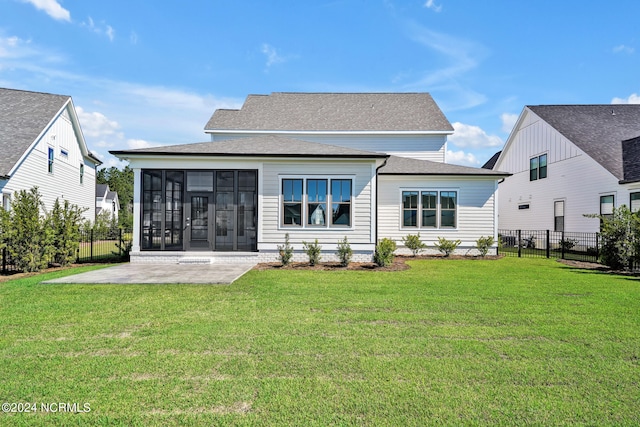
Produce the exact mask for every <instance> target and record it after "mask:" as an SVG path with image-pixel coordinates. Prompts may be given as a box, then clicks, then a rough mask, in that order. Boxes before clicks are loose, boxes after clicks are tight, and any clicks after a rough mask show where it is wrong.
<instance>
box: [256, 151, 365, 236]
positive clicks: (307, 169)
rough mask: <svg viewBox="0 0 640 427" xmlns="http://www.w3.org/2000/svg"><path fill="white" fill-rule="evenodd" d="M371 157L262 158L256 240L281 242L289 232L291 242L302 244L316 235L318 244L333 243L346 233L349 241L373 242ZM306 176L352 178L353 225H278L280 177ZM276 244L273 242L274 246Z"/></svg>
mask: <svg viewBox="0 0 640 427" xmlns="http://www.w3.org/2000/svg"><path fill="white" fill-rule="evenodd" d="M372 163H373V162H371V161H366V162H353V161H336V160H333V161H331V162H318V161H296V162H295V163H294V162H265V163H264V175H263V187H262V191H261V194H262V200H263V204H262V207H261V209H260V215H262V223H261V224H262V230H261V231H262V232H261V239H260V241H259V244H260V243H262V244H263V247H270V246H274V245H277V244H282V242H283V239H284V235H285V233H289V238H290V240H291V243H292V244H297V245H301V244H302V241H303V240H304V241H313V240H314V239H316V238H317V239H318V241H319V243H320V244H321V245H331V247H335V245H336V244H337V243H338V241H339V240H342V239H343V238H344V237H345V236H347V238H348V239H349V242H350V243H351V244H352V245H359V244H365V245H370V244H371V243H373V239H374V237H373V234H374V229H373V225H372V212H371V207H372V200H371V197H372V194H371V193H372V182H371V181H372V175H373V173H372V172H373V170H374V169H373V168H372ZM283 176H285V177H298V176H299V177H309V178H314V177H317V178H329V179H330V178H332V177H338V178H341V177H345V178H352V179H353V182H352V192H353V199H352V204H351V209H352V227H349V228H331V227H329V228H323V229H318V228H301V227H282V226H280V215H281V211H280V209H281V206H280V179H281V177H283ZM327 247H328V246H327ZM274 248H275V246H274Z"/></svg>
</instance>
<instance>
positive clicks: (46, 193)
mask: <svg viewBox="0 0 640 427" xmlns="http://www.w3.org/2000/svg"><path fill="white" fill-rule="evenodd" d="M67 108H69V107H67ZM49 147H51V148H53V150H54V161H53V173H49V172H48V155H49V153H48V150H49ZM62 150H65V151H66V152H67V156H63V155H62ZM81 163H82V164H84V177H83V182H82V184H81V183H80V164H81ZM34 186H37V187H38V191H39V193H40V194H41V196H42V201H43V202H44V205H45V208H46V209H47V211H50V210H51V209H52V208H53V204H54V203H55V200H56V198H59V199H60V202H63V201H64V200H68V201H69V203H72V204H75V205H77V206H79V207H80V208H82V209H86V210H85V211H84V213H83V217H84V218H85V219H87V220H90V221H94V220H95V205H96V196H95V193H96V190H95V186H96V165H95V164H94V163H93V162H90V161H85V159H84V157H83V155H82V152H81V150H80V143H79V141H78V139H77V137H76V133H75V131H74V128H73V125H72V124H71V120H70V119H69V114H68V112H67V110H66V109H65V110H63V112H62V113H61V114H60V115H58V117H57V118H56V119H55V120H54V121H53V123H52V124H51V126H50V127H49V128H48V129H47V130H46V131H45V132H44V133H43V134H42V135H41V137H40V139H39V140H38V141H37V142H36V143H35V144H34V145H33V146H32V147H31V148H30V150H29V152H28V153H26V155H25V156H24V158H23V160H22V161H21V162H20V163H18V164H17V167H16V168H15V170H14V171H13V172H12V174H11V177H10V178H9V180H8V181H7V182H6V183H5V185H4V187H3V188H2V192H3V193H6V194H12V198H13V197H14V196H13V194H15V193H17V192H18V191H21V190H27V191H28V190H30V189H31V188H33V187H34Z"/></svg>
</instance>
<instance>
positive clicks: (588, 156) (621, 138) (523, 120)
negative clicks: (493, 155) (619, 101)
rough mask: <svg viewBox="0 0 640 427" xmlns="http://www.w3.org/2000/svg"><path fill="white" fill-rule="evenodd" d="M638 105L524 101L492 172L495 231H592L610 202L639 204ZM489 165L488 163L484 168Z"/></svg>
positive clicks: (639, 145)
mask: <svg viewBox="0 0 640 427" xmlns="http://www.w3.org/2000/svg"><path fill="white" fill-rule="evenodd" d="M639 136H640V105H612V104H607V105H538V106H526V107H525V108H524V109H523V111H522V113H521V114H520V117H519V118H518V121H517V123H516V125H515V127H514V129H513V131H512V132H511V135H510V136H509V138H508V140H507V142H506V144H505V146H504V149H503V150H502V152H501V154H500V155H499V157H498V158H497V159H496V161H495V164H494V165H493V169H495V170H500V171H505V172H509V173H511V174H512V176H510V177H508V178H506V179H505V180H504V182H502V183H501V184H500V202H499V214H500V228H504V229H524V230H551V231H567V232H597V231H599V228H600V221H599V220H598V219H597V218H589V217H585V216H584V215H585V214H603V215H608V214H610V213H611V212H612V208H613V207H619V206H621V205H623V204H624V205H627V206H630V207H631V208H632V209H633V210H634V211H637V210H638V209H639V208H640V166H639V165H640V138H639ZM488 166H491V165H488Z"/></svg>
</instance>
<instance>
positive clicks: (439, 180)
mask: <svg viewBox="0 0 640 427" xmlns="http://www.w3.org/2000/svg"><path fill="white" fill-rule="evenodd" d="M495 188H496V181H495V179H493V178H491V179H483V178H479V177H469V178H465V177H460V178H458V177H435V176H414V177H412V176H388V175H382V176H380V177H379V181H378V191H379V192H378V194H379V196H378V197H379V199H378V221H379V223H378V238H380V239H382V238H385V237H386V238H389V239H392V240H394V241H395V242H396V244H397V245H398V248H399V249H398V252H397V253H401V254H409V253H410V251H409V250H408V249H406V248H404V246H403V243H402V238H403V237H405V236H407V235H408V234H417V233H418V232H419V233H420V238H421V240H422V241H423V242H424V243H426V244H427V245H428V250H427V251H426V252H427V253H434V252H435V253H437V249H435V248H434V243H436V242H437V241H438V237H443V238H445V239H448V240H458V239H459V240H460V241H461V244H460V246H458V249H457V250H456V253H459V254H468V253H472V254H473V253H475V252H474V249H473V248H475V246H476V240H478V238H480V237H486V236H493V237H494V239H496V240H497V235H496V234H495V233H496V228H497V227H496V210H495V208H496V203H495V200H496V195H495ZM406 190H437V191H446V190H454V191H457V192H458V207H457V228H455V229H447V228H442V229H434V228H416V227H402V191H406ZM470 251H471V252H470Z"/></svg>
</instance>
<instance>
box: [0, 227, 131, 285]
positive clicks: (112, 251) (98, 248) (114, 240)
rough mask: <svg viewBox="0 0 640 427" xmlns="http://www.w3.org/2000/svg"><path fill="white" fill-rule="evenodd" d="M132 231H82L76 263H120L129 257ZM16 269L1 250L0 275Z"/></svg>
mask: <svg viewBox="0 0 640 427" xmlns="http://www.w3.org/2000/svg"><path fill="white" fill-rule="evenodd" d="M132 235H133V233H132V231H131V230H124V229H122V228H114V229H105V230H94V229H88V230H82V231H81V232H80V242H79V244H78V249H77V250H76V262H78V263H83V262H120V261H125V260H127V258H128V257H129V250H130V249H131V241H132ZM16 272H18V269H17V268H16V266H15V264H14V263H13V261H12V260H11V256H10V255H9V251H8V250H7V248H4V249H2V265H1V267H0V274H10V273H16Z"/></svg>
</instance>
